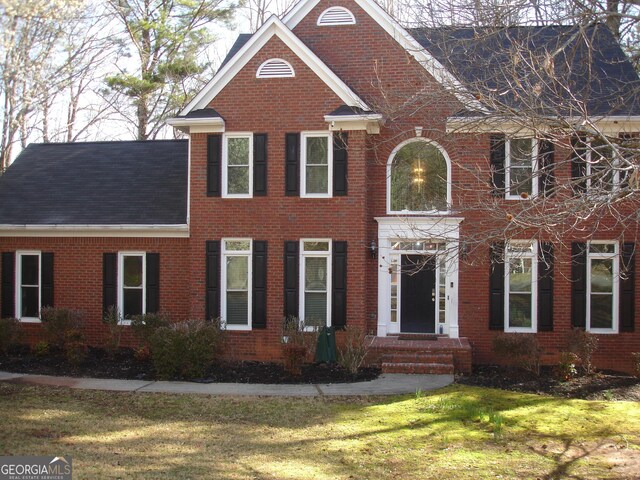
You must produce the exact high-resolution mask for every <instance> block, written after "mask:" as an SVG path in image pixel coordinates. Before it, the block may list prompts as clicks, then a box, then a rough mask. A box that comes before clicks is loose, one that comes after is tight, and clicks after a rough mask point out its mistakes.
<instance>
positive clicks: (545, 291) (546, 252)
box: [538, 242, 553, 332]
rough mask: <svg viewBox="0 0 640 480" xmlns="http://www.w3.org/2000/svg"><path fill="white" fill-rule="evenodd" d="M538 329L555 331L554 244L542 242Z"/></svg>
mask: <svg viewBox="0 0 640 480" xmlns="http://www.w3.org/2000/svg"><path fill="white" fill-rule="evenodd" d="M538 331H540V332H552V331H553V244H552V243H548V242H541V243H540V252H539V254H538Z"/></svg>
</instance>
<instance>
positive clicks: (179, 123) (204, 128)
mask: <svg viewBox="0 0 640 480" xmlns="http://www.w3.org/2000/svg"><path fill="white" fill-rule="evenodd" d="M165 122H166V123H167V125H170V126H171V127H173V128H177V129H178V130H180V131H182V132H185V133H223V132H224V129H225V124H224V120H223V119H222V118H220V117H213V118H211V117H210V118H180V117H175V118H168V119H167V120H165Z"/></svg>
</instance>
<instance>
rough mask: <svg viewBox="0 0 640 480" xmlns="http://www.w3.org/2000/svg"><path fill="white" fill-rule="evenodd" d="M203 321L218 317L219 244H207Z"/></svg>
mask: <svg viewBox="0 0 640 480" xmlns="http://www.w3.org/2000/svg"><path fill="white" fill-rule="evenodd" d="M205 275H206V277H207V278H206V297H205V320H207V321H209V320H212V319H216V318H218V317H219V316H220V242H219V241H217V240H212V241H208V242H207V260H206V266H205Z"/></svg>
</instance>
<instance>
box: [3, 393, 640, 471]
mask: <svg viewBox="0 0 640 480" xmlns="http://www.w3.org/2000/svg"><path fill="white" fill-rule="evenodd" d="M0 416H1V420H0V454H1V455H19V454H33V455H36V454H42V455H63V456H66V455H70V456H72V457H73V462H74V470H75V472H74V473H75V475H74V479H80V478H180V479H185V478H213V479H268V478H277V479H396V478H397V479H403V480H404V479H431V478H433V479H438V480H445V479H465V480H470V479H483V478H492V479H495V478H503V479H512V478H521V479H528V478H532V479H533V478H584V479H594V478H633V475H634V474H636V472H637V471H640V470H639V469H640V463H639V462H638V460H635V459H637V458H640V405H638V404H637V403H633V402H594V401H581V400H564V399H558V398H552V397H544V396H537V395H529V394H520V393H514V392H504V391H500V390H491V389H482V388H470V387H463V386H452V387H449V388H446V389H443V390H439V391H437V392H432V393H431V392H419V393H418V394H416V395H407V396H402V397H393V398H359V399H348V400H344V399H343V400H330V399H322V398H320V399H278V398H273V399H272V398H246V399H245V398H225V397H207V396H197V395H167V394H131V393H109V392H92V391H75V390H70V389H65V388H49V387H27V386H18V385H10V384H0ZM620 458H622V460H620ZM634 461H635V462H636V464H635V466H634V465H633V462H634ZM629 462H631V463H629ZM623 464H626V465H623ZM625 469H626V470H625Z"/></svg>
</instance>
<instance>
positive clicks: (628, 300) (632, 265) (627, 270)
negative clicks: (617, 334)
mask: <svg viewBox="0 0 640 480" xmlns="http://www.w3.org/2000/svg"><path fill="white" fill-rule="evenodd" d="M621 267H622V268H621V273H622V275H621V277H620V314H619V315H620V317H619V318H620V331H621V332H633V331H634V329H635V325H634V320H635V316H636V295H635V293H636V245H635V243H623V244H622V265H621Z"/></svg>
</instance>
